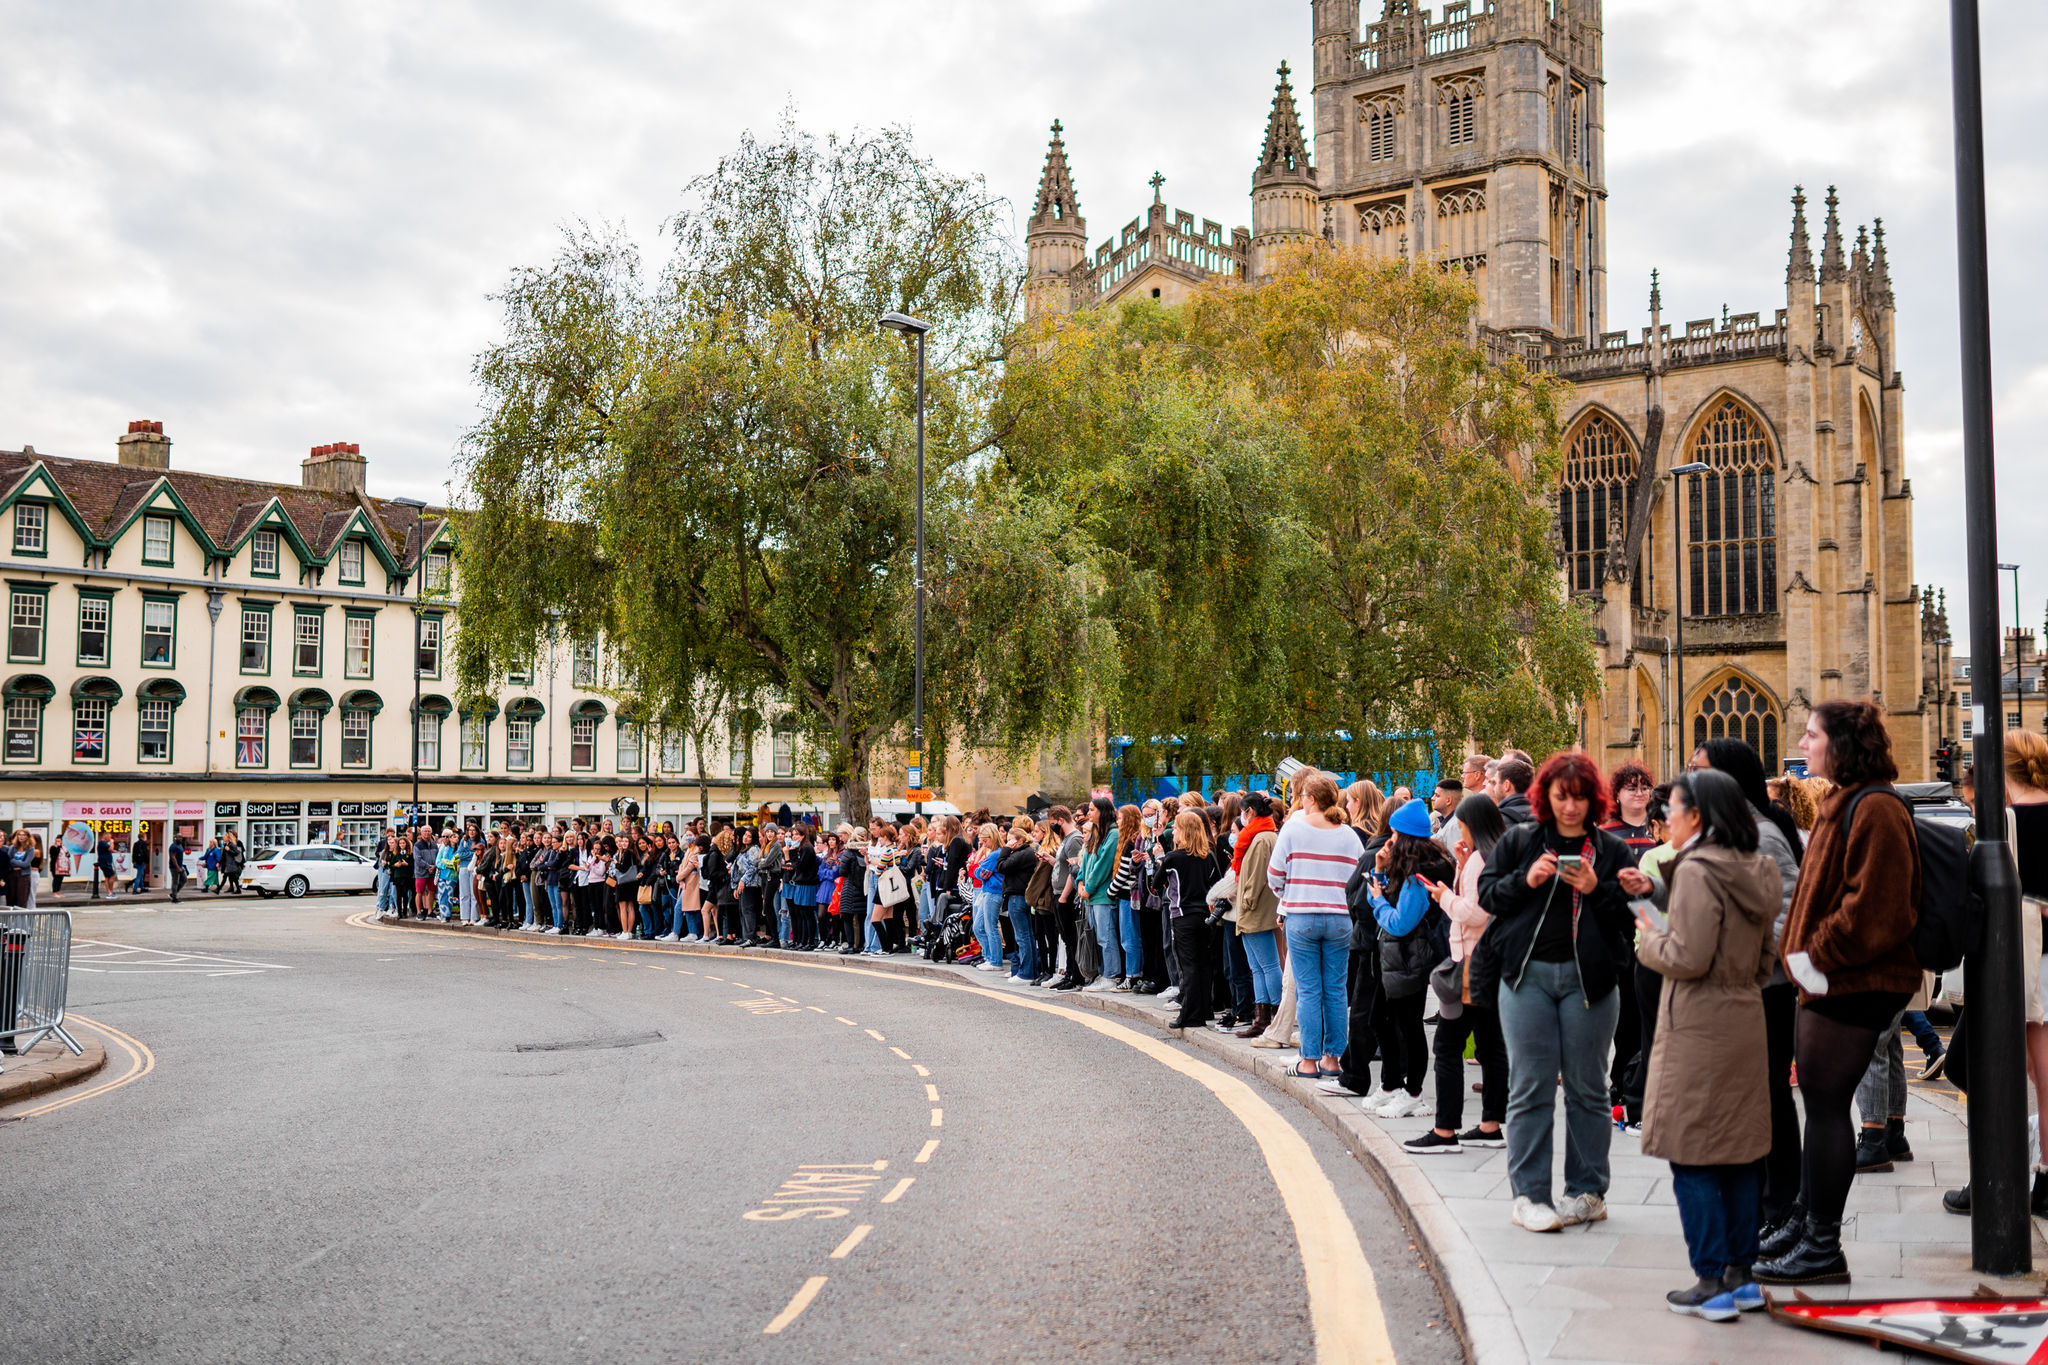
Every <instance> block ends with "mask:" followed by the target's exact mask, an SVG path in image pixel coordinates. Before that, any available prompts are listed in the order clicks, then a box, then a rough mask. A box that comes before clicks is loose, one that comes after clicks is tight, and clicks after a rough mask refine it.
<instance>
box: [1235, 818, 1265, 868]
mask: <svg viewBox="0 0 2048 1365" xmlns="http://www.w3.org/2000/svg"><path fill="white" fill-rule="evenodd" d="M1271 828H1273V817H1272V816H1270V815H1256V816H1253V817H1252V820H1251V823H1250V824H1248V825H1246V826H1245V827H1244V828H1243V829H1241V830H1239V831H1238V834H1237V848H1236V850H1235V851H1234V852H1232V853H1231V855H1230V870H1231V871H1232V872H1238V871H1240V870H1242V869H1243V867H1244V855H1245V852H1246V850H1248V849H1249V848H1251V846H1252V840H1254V839H1256V838H1258V837H1259V835H1261V834H1263V833H1265V831H1267V830H1269V829H1271Z"/></svg>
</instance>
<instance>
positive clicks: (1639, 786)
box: [1621, 777, 1657, 792]
mask: <svg viewBox="0 0 2048 1365" xmlns="http://www.w3.org/2000/svg"><path fill="white" fill-rule="evenodd" d="M1621 789H1622V790H1623V791H1625V792H1652V791H1655V790H1657V788H1656V785H1655V784H1654V783H1650V782H1645V781H1644V780H1643V779H1642V778H1640V777H1639V778H1637V779H1636V780H1635V781H1633V782H1624V783H1622V784H1621Z"/></svg>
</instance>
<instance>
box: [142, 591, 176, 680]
mask: <svg viewBox="0 0 2048 1365" xmlns="http://www.w3.org/2000/svg"><path fill="white" fill-rule="evenodd" d="M166 617H168V618H169V630H168V633H167V632H166V631H165V630H163V629H159V627H161V626H163V625H164V622H165V618H166ZM159 639H162V640H164V641H165V644H164V647H163V651H162V657H161V658H157V657H154V656H155V655H156V653H157V646H156V641H157V640H159ZM142 666H143V667H144V668H176V667H177V666H178V594H176V593H174V592H145V593H143V594H142Z"/></svg>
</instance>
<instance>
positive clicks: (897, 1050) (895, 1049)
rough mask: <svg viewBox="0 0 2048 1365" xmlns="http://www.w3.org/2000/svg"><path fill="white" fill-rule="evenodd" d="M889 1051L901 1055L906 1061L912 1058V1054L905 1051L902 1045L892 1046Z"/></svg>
mask: <svg viewBox="0 0 2048 1365" xmlns="http://www.w3.org/2000/svg"><path fill="white" fill-rule="evenodd" d="M889 1051H891V1052H893V1053H895V1054H896V1055H897V1056H898V1057H901V1058H902V1059H903V1060H904V1061H906V1062H907V1061H909V1060H910V1054H909V1053H907V1052H905V1051H904V1050H903V1049H902V1048H900V1047H892V1048H890V1049H889Z"/></svg>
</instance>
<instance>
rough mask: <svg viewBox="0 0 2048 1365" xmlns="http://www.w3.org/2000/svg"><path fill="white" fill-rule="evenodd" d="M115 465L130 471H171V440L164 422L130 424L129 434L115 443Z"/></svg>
mask: <svg viewBox="0 0 2048 1365" xmlns="http://www.w3.org/2000/svg"><path fill="white" fill-rule="evenodd" d="M114 463H115V464H120V465H126V466H128V467H129V468H130V469H169V468H170V467H171V438H170V437H168V436H166V435H164V424H163V423H162V422H148V421H141V422H130V423H129V424H128V434H127V435H126V436H123V437H121V438H120V439H119V440H117V441H115V442H114Z"/></svg>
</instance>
